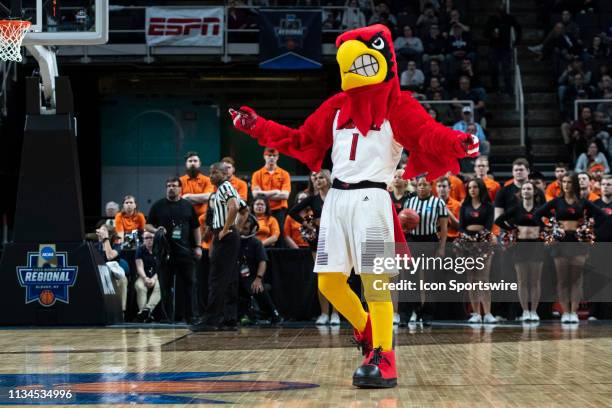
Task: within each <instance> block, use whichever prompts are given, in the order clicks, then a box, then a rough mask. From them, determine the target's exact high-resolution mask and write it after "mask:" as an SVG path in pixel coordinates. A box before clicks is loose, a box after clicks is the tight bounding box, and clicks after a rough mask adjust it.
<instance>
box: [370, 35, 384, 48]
mask: <svg viewBox="0 0 612 408" xmlns="http://www.w3.org/2000/svg"><path fill="white" fill-rule="evenodd" d="M372 47H374V48H376V49H377V50H382V49H383V48H385V42H384V41H383V39H382V38H380V37H378V38H377V39H375V40H374V42H373V43H372Z"/></svg>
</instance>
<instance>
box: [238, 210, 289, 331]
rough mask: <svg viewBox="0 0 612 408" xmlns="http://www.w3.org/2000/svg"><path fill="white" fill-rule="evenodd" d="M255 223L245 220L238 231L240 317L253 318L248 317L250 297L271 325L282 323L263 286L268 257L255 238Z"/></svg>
mask: <svg viewBox="0 0 612 408" xmlns="http://www.w3.org/2000/svg"><path fill="white" fill-rule="evenodd" d="M256 231H257V221H256V220H255V218H254V217H250V218H249V219H247V220H246V221H245V222H244V224H243V226H242V228H241V229H240V253H239V255H238V265H239V269H240V283H239V289H240V309H239V310H240V313H239V315H240V316H244V315H247V316H248V318H249V319H250V320H253V319H254V317H255V316H253V315H249V312H250V311H249V304H250V299H251V297H253V298H255V300H256V301H257V304H258V305H259V308H260V309H261V310H265V312H266V313H267V314H268V316H269V318H270V323H271V324H278V323H280V322H282V318H281V317H280V315H279V313H278V311H277V310H276V307H275V306H274V303H273V302H272V298H271V297H270V294H269V293H268V291H267V290H266V289H265V286H264V284H263V280H264V274H265V273H266V266H267V262H268V255H267V254H266V251H265V249H264V247H263V244H262V243H261V241H260V240H258V239H257V238H255V232H256Z"/></svg>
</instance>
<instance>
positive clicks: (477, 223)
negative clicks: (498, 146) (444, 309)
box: [455, 179, 497, 324]
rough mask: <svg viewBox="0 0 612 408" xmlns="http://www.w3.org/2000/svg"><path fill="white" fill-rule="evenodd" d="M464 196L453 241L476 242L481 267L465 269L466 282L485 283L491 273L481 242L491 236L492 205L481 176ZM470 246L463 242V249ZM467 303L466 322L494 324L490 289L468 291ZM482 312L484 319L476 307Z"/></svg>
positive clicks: (489, 259)
mask: <svg viewBox="0 0 612 408" xmlns="http://www.w3.org/2000/svg"><path fill="white" fill-rule="evenodd" d="M467 189H468V196H467V197H466V199H465V200H464V201H463V204H461V209H460V210H459V232H460V233H461V236H460V238H459V239H458V240H457V241H455V242H456V243H458V244H459V245H462V244H463V245H466V243H467V242H468V241H469V242H479V244H477V245H476V249H477V251H478V252H479V255H478V256H482V257H483V258H485V260H484V268H482V269H481V270H478V269H471V270H468V271H467V278H468V281H469V282H470V283H471V282H478V281H482V282H488V281H489V275H490V272H491V258H492V256H491V252H490V251H489V250H488V249H485V250H483V246H485V242H489V241H490V240H492V239H493V238H492V237H493V236H492V235H491V233H490V231H491V228H492V227H493V212H494V209H493V205H492V204H491V201H490V199H489V193H488V191H487V187H486V186H485V184H484V182H483V181H482V179H473V180H470V181H469V182H468V185H467ZM471 246H473V245H469V244H467V247H466V249H467V248H469V247H471ZM470 255H471V256H474V252H473V251H470ZM469 296H470V303H471V304H472V316H471V317H470V319H469V320H468V322H469V323H481V322H484V323H487V324H492V323H497V319H496V318H495V317H494V316H493V315H492V314H491V292H489V291H481V290H472V291H470V292H469ZM481 305H482V311H483V312H484V318H483V317H482V315H481V314H480V306H481Z"/></svg>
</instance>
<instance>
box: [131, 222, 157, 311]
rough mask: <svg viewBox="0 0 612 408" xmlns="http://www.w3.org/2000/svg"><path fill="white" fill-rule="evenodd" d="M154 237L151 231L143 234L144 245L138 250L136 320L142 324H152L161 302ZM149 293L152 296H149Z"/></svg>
mask: <svg viewBox="0 0 612 408" xmlns="http://www.w3.org/2000/svg"><path fill="white" fill-rule="evenodd" d="M153 238H154V235H153V234H152V233H150V232H149V231H145V232H144V234H142V241H143V244H142V245H141V246H139V247H138V248H136V256H135V263H136V273H137V274H138V278H137V279H136V282H135V283H134V288H135V289H136V302H137V303H138V315H137V316H136V320H138V321H140V322H147V323H148V322H151V321H153V318H152V316H151V314H152V313H153V310H155V307H156V306H157V304H158V303H159V301H160V300H161V291H160V289H159V279H158V278H157V266H158V262H157V259H156V258H155V255H154V254H153ZM149 291H150V292H151V294H150V295H149Z"/></svg>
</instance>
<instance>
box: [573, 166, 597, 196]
mask: <svg viewBox="0 0 612 408" xmlns="http://www.w3.org/2000/svg"><path fill="white" fill-rule="evenodd" d="M578 183H579V184H580V198H585V199H587V200H588V201H597V200H599V198H600V197H599V196H598V195H597V194H595V193H594V192H592V191H591V175H590V174H589V173H587V172H586V171H583V172H582V173H578Z"/></svg>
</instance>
